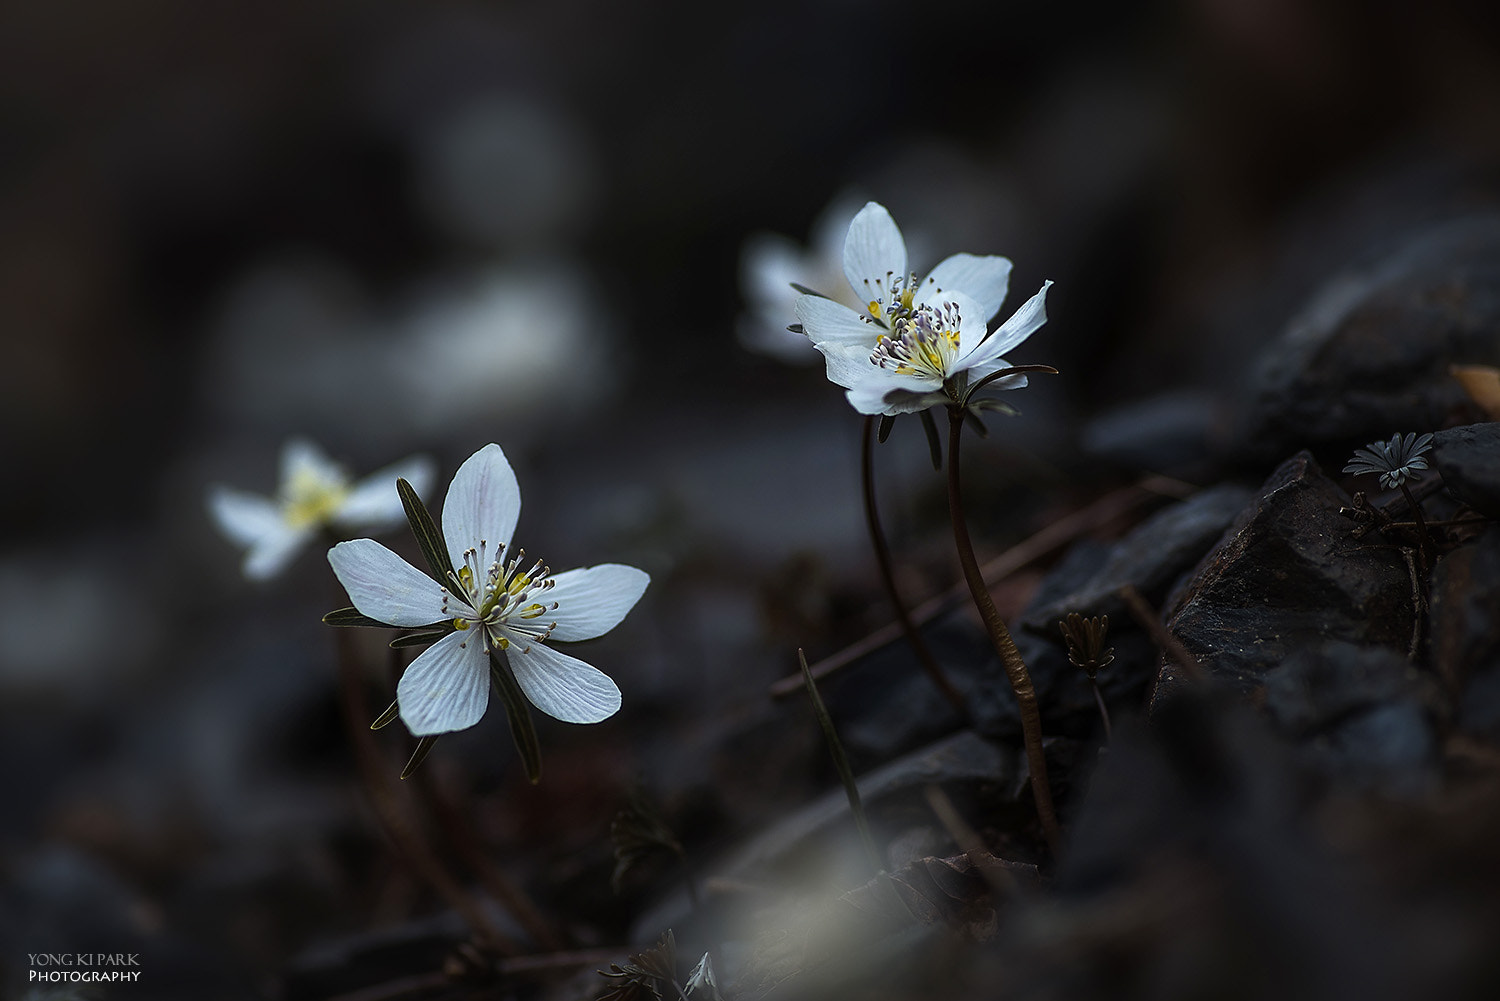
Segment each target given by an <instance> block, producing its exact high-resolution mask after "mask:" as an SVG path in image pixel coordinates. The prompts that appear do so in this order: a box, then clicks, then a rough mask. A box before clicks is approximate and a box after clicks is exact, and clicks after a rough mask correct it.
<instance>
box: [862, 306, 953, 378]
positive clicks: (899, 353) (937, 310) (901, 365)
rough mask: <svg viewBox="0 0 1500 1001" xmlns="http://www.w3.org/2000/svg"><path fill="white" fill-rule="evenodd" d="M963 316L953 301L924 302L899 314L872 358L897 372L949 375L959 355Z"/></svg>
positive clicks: (877, 342)
mask: <svg viewBox="0 0 1500 1001" xmlns="http://www.w3.org/2000/svg"><path fill="white" fill-rule="evenodd" d="M961 326H962V317H961V316H960V315H959V312H958V307H957V306H956V305H955V304H953V303H951V302H949V303H943V304H941V305H936V306H934V305H923V306H920V307H918V308H917V309H915V310H913V311H911V312H909V313H907V314H906V315H904V316H898V317H897V318H896V319H895V322H894V323H893V324H892V325H891V332H890V333H889V334H881V335H880V336H879V338H878V339H877V340H876V342H875V350H874V351H872V352H871V353H870V361H872V362H874V363H875V364H876V365H879V366H880V367H881V368H885V369H890V370H891V371H893V372H895V373H896V374H897V375H915V376H923V377H928V378H935V379H938V380H943V379H946V378H947V377H948V375H949V372H948V369H949V367H950V366H951V365H952V364H953V360H954V359H955V358H956V357H957V356H958V347H959V328H960V327H961Z"/></svg>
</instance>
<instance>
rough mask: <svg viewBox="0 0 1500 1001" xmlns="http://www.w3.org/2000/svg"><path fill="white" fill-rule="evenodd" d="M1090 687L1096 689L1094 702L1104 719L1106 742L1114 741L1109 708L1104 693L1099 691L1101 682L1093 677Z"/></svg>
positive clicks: (1090, 680)
mask: <svg viewBox="0 0 1500 1001" xmlns="http://www.w3.org/2000/svg"><path fill="white" fill-rule="evenodd" d="M1089 687H1090V688H1092V689H1093V690H1094V704H1095V705H1097V706H1098V707H1099V718H1100V719H1102V720H1103V721H1104V742H1105V743H1106V744H1112V743H1114V733H1113V732H1111V730H1110V726H1109V709H1108V707H1106V706H1105V705H1104V693H1103V692H1101V691H1099V682H1097V681H1095V680H1094V679H1093V678H1090V679H1089Z"/></svg>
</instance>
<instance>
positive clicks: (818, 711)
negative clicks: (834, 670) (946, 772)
mask: <svg viewBox="0 0 1500 1001" xmlns="http://www.w3.org/2000/svg"><path fill="white" fill-rule="evenodd" d="M797 663H799V664H801V665H802V681H803V683H804V684H806V685H807V697H808V700H809V701H811V702H812V707H813V715H815V716H817V717H818V725H819V726H821V727H822V728H823V739H824V740H826V741H827V742H828V753H829V754H830V755H831V756H832V757H833V767H834V768H835V769H836V770H837V771H838V773H839V778H840V779H842V780H843V782H844V795H845V796H847V797H848V798H849V812H851V813H853V814H854V826H855V827H857V828H859V838H860V840H861V841H862V842H864V846H865V853H866V854H867V855H869V857H870V865H872V866H874V867H875V871H876V872H884V871H885V866H884V865H882V864H881V861H880V853H879V852H878V851H876V850H875V838H874V836H873V835H872V834H871V833H870V821H869V818H867V817H866V816H865V807H864V804H863V803H862V802H860V799H859V786H857V785H855V783H854V769H852V768H850V767H849V757H848V755H846V754H845V753H844V744H843V741H841V740H839V734H838V731H837V730H835V729H834V727H833V717H832V716H830V715H828V707H827V706H825V705H824V704H823V696H821V695H819V694H818V683H817V682H816V681H814V680H813V676H812V671H810V670H808V667H807V656H806V655H805V654H804V653H803V652H802V648H801V647H798V648H797Z"/></svg>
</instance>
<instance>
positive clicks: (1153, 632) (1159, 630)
mask: <svg viewBox="0 0 1500 1001" xmlns="http://www.w3.org/2000/svg"><path fill="white" fill-rule="evenodd" d="M1118 594H1119V595H1120V597H1121V598H1122V599H1123V600H1124V602H1125V606H1126V607H1127V608H1129V609H1130V614H1131V615H1132V616H1134V618H1135V621H1136V622H1139V623H1140V625H1141V628H1142V629H1145V630H1146V632H1147V633H1148V634H1150V636H1151V641H1152V642H1153V643H1155V644H1156V646H1157V648H1158V649H1160V650H1161V651H1162V652H1163V653H1165V654H1166V655H1167V656H1169V657H1171V658H1172V659H1173V660H1175V661H1176V662H1177V663H1178V664H1179V665H1181V666H1182V669H1183V671H1184V672H1186V673H1187V675H1188V676H1189V677H1190V678H1192V679H1193V680H1194V681H1203V680H1204V679H1206V678H1207V677H1208V673H1207V672H1206V671H1204V670H1203V665H1202V664H1200V663H1198V658H1197V657H1194V656H1193V655H1192V653H1191V652H1190V651H1189V650H1188V648H1187V647H1185V646H1183V645H1182V641H1181V640H1179V639H1178V638H1177V637H1176V636H1174V635H1172V631H1171V630H1170V629H1168V628H1167V627H1166V626H1164V625H1162V621H1161V616H1159V615H1157V613H1156V609H1154V608H1152V607H1151V603H1150V602H1149V601H1147V600H1146V598H1145V596H1144V595H1142V594H1141V592H1140V591H1138V590H1136V588H1135V585H1134V584H1126V585H1125V586H1124V587H1122V588H1120V590H1119V592H1118Z"/></svg>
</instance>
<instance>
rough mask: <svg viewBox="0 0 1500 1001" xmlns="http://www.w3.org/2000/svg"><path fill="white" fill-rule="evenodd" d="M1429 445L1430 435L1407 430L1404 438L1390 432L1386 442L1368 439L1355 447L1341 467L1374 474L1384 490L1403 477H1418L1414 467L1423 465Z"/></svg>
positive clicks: (1418, 467)
mask: <svg viewBox="0 0 1500 1001" xmlns="http://www.w3.org/2000/svg"><path fill="white" fill-rule="evenodd" d="M1431 447H1432V435H1430V434H1424V435H1422V436H1421V437H1420V438H1419V437H1417V434H1416V432H1411V433H1409V434H1407V435H1406V436H1405V437H1404V438H1403V437H1402V436H1401V435H1400V434H1399V433H1397V434H1393V435H1391V440H1390V441H1372V442H1370V444H1369V445H1367V446H1366V447H1364V448H1357V449H1355V450H1354V457H1353V458H1352V459H1350V460H1349V465H1347V466H1345V467H1344V472H1346V473H1353V474H1355V475H1356V476H1363V475H1364V474H1366V473H1378V474H1379V475H1380V485H1381V486H1383V487H1385V488H1386V489H1387V490H1394V489H1395V488H1397V487H1399V486H1401V485H1402V484H1403V483H1405V482H1406V481H1407V480H1417V479H1420V476H1419V475H1418V473H1417V470H1419V469H1426V468H1427V459H1426V455H1427V451H1428V449H1430V448H1431Z"/></svg>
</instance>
